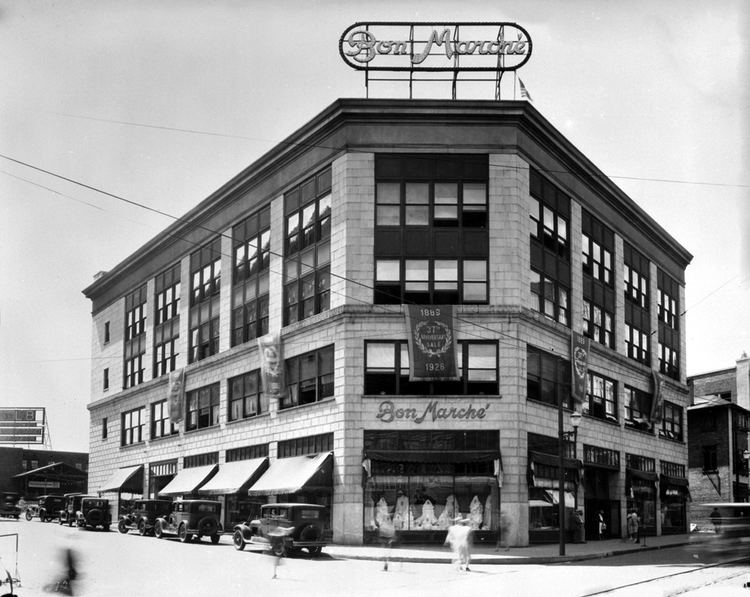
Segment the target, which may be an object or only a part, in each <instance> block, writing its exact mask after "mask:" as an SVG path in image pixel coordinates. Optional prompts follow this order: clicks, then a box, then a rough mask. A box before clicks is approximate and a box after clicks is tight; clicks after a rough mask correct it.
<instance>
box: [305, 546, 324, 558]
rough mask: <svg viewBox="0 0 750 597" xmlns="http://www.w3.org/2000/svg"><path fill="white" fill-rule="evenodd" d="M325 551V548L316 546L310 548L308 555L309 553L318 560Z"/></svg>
mask: <svg viewBox="0 0 750 597" xmlns="http://www.w3.org/2000/svg"><path fill="white" fill-rule="evenodd" d="M321 551H323V548H322V547H320V545H316V546H315V547H308V548H307V553H309V554H310V555H311V556H312V557H314V558H316V557H318V556H319V555H320V552H321Z"/></svg>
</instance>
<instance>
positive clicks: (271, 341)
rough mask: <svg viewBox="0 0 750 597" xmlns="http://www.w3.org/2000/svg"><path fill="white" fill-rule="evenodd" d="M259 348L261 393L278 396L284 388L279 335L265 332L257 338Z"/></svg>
mask: <svg viewBox="0 0 750 597" xmlns="http://www.w3.org/2000/svg"><path fill="white" fill-rule="evenodd" d="M258 349H259V350H260V372H261V377H262V382H263V393H264V394H265V395H266V396H268V397H273V398H279V397H280V396H281V392H282V390H283V388H284V363H283V362H282V360H281V336H280V335H279V334H278V333H277V334H266V335H265V336H261V337H260V338H258Z"/></svg>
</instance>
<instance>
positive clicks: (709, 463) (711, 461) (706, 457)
mask: <svg viewBox="0 0 750 597" xmlns="http://www.w3.org/2000/svg"><path fill="white" fill-rule="evenodd" d="M701 452H702V453H703V472H704V473H714V472H716V471H718V470H719V460H718V456H717V455H718V446H716V445H713V446H703V448H702V449H701Z"/></svg>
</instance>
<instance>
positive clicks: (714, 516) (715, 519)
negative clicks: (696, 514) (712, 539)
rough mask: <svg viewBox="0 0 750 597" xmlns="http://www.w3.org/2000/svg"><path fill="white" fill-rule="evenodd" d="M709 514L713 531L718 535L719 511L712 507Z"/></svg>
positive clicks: (719, 527) (719, 526)
mask: <svg viewBox="0 0 750 597" xmlns="http://www.w3.org/2000/svg"><path fill="white" fill-rule="evenodd" d="M709 516H710V517H711V522H712V523H713V525H714V533H716V534H717V535H718V534H719V533H721V513H720V512H719V509H718V508H716V507H714V509H713V511H712V512H711V514H709Z"/></svg>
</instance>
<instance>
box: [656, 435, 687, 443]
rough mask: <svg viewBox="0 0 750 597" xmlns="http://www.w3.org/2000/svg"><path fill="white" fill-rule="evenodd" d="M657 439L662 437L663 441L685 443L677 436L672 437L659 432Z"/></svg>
mask: <svg viewBox="0 0 750 597" xmlns="http://www.w3.org/2000/svg"><path fill="white" fill-rule="evenodd" d="M659 439H663V440H664V441H667V442H672V443H673V444H684V443H685V441H684V440H683V439H677V438H673V437H667V436H666V435H661V434H659Z"/></svg>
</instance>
